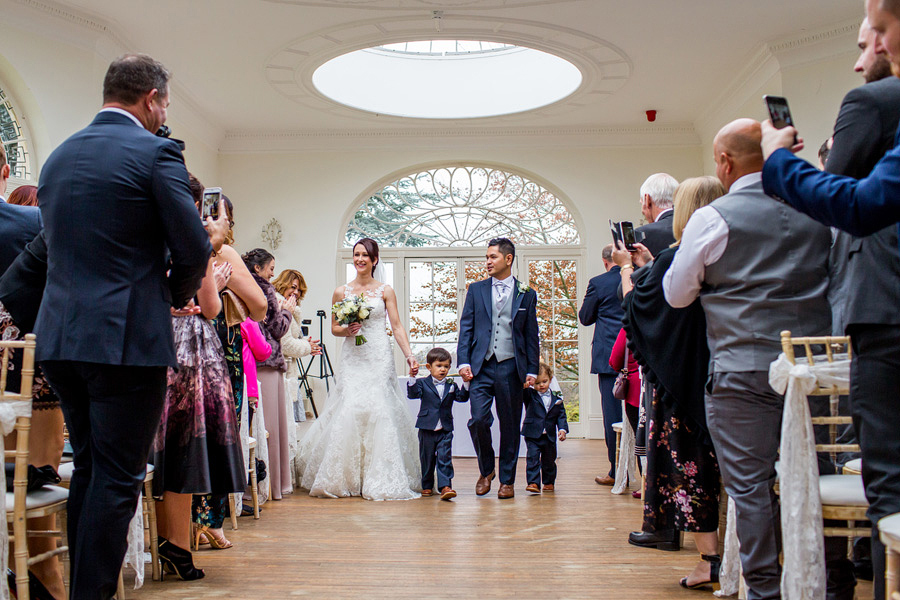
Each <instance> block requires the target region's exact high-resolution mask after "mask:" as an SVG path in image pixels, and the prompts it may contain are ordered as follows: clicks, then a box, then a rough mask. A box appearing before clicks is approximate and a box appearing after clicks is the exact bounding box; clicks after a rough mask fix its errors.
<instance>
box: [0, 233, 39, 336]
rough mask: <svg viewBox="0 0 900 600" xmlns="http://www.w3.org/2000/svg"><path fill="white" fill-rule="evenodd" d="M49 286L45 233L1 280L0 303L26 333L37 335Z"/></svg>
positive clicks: (19, 257)
mask: <svg viewBox="0 0 900 600" xmlns="http://www.w3.org/2000/svg"><path fill="white" fill-rule="evenodd" d="M46 283H47V242H46V241H45V240H44V230H41V232H40V233H38V234H37V235H36V236H35V237H34V239H33V240H31V241H30V242H28V244H27V245H26V246H25V249H24V250H22V252H21V253H20V254H19V256H17V257H16V260H14V261H13V264H11V265H10V266H9V268H8V269H7V270H6V272H5V273H4V274H3V276H2V277H0V303H2V304H3V308H5V309H6V310H7V312H9V316H11V317H12V320H13V321H14V322H15V324H16V326H17V327H18V328H19V330H20V331H21V332H22V333H28V332H31V331H34V322H35V320H36V319H37V314H38V309H39V308H40V307H41V297H42V296H43V295H44V285H45V284H46Z"/></svg>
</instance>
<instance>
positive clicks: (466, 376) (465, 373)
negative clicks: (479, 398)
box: [459, 367, 473, 382]
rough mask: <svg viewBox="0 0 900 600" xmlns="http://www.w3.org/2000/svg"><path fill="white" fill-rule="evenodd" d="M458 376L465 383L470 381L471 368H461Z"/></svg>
mask: <svg viewBox="0 0 900 600" xmlns="http://www.w3.org/2000/svg"><path fill="white" fill-rule="evenodd" d="M459 376H460V377H462V380H463V381H465V382H469V381H472V377H473V375H472V367H463V368H462V369H460V370H459Z"/></svg>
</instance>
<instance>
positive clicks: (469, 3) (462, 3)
mask: <svg viewBox="0 0 900 600" xmlns="http://www.w3.org/2000/svg"><path fill="white" fill-rule="evenodd" d="M263 1H264V2H271V3H273V4H293V5H296V6H318V7H327V8H355V9H367V10H384V11H388V10H392V11H395V10H410V9H426V10H433V11H435V12H437V11H436V9H441V10H447V9H453V8H465V9H466V10H491V9H498V8H510V7H513V8H518V7H524V6H540V5H546V4H561V3H564V2H577V1H578V0H451V1H447V0H444V1H443V2H435V1H434V0H263Z"/></svg>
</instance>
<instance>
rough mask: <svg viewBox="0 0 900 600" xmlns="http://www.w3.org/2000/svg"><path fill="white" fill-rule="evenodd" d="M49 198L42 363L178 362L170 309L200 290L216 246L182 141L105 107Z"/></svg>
mask: <svg viewBox="0 0 900 600" xmlns="http://www.w3.org/2000/svg"><path fill="white" fill-rule="evenodd" d="M38 197H39V198H40V207H41V214H42V216H43V219H44V228H45V234H46V240H47V250H48V256H47V285H46V288H45V289H44V297H43V301H42V303H41V308H40V311H39V313H38V318H37V324H36V326H35V333H37V336H38V340H39V341H38V359H39V360H68V361H82V362H91V363H100V364H109V365H130V366H166V365H169V366H174V365H175V349H174V343H173V338H172V317H171V314H170V312H169V309H170V308H171V307H172V306H175V307H182V306H184V305H185V304H186V303H187V302H188V301H189V300H190V299H191V298H192V297H193V296H194V294H195V293H196V291H197V289H198V288H199V286H200V281H201V280H202V278H203V275H204V274H205V272H206V265H207V263H208V261H209V257H210V254H211V253H212V246H211V245H210V243H209V238H208V236H207V234H206V231H205V229H204V228H203V225H202V223H201V221H200V216H199V214H198V213H197V209H196V207H195V206H194V202H193V199H192V196H191V192H190V187H189V185H188V176H187V170H186V169H185V166H184V158H183V157H182V155H181V150H180V149H179V147H178V144H177V143H176V142H174V141H172V140H168V139H166V138H162V137H158V136H156V135H153V134H152V133H150V132H149V131H147V130H145V129H144V128H142V127H139V126H138V125H137V124H136V123H135V122H134V121H132V120H131V119H129V118H128V117H127V116H125V115H122V114H119V113H115V112H100V113H99V114H98V115H97V116H96V117H95V118H94V120H93V122H91V124H90V125H88V126H87V127H86V128H85V129H82V130H81V131H79V132H78V133H76V134H74V135H73V136H72V137H70V138H69V139H68V140H66V141H65V142H63V143H62V144H61V145H60V146H59V147H58V148H57V149H56V150H54V151H53V153H52V154H51V155H50V157H49V158H48V159H47V162H46V164H45V165H44V168H43V170H42V171H41V179H40V185H39V186H38ZM167 256H168V257H170V258H171V262H170V263H169V264H167ZM167 268H168V269H170V274H169V275H168V277H167V276H166V270H167Z"/></svg>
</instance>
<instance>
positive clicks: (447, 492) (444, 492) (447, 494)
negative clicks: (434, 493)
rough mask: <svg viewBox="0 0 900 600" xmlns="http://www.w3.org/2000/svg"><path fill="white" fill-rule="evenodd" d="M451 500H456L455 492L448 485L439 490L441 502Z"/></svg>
mask: <svg viewBox="0 0 900 600" xmlns="http://www.w3.org/2000/svg"><path fill="white" fill-rule="evenodd" d="M451 498H456V492H454V491H453V488H451V487H450V486H449V485H445V486H444V487H442V488H441V500H450V499H451Z"/></svg>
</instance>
